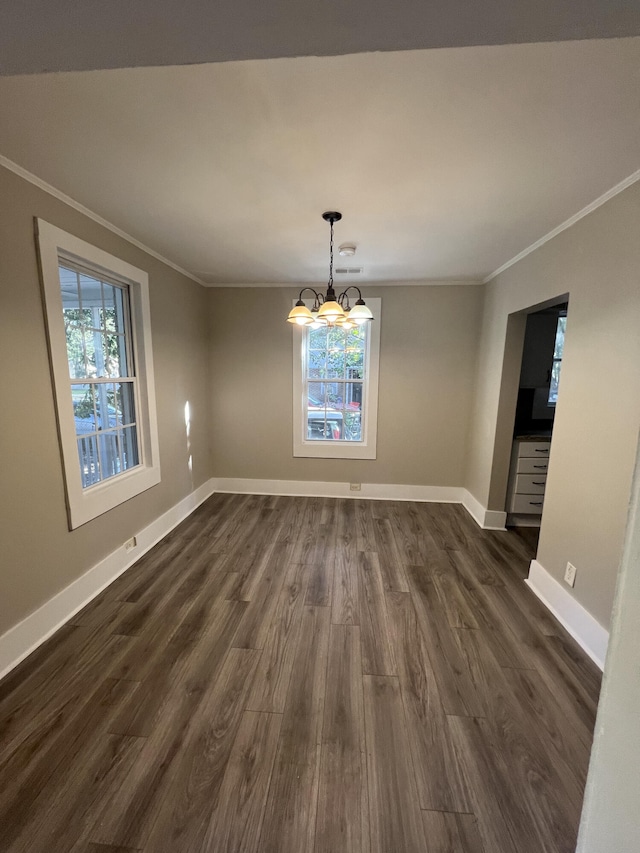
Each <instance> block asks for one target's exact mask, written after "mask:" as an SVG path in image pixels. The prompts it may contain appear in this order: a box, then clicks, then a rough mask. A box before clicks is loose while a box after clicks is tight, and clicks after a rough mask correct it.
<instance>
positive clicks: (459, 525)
mask: <svg viewBox="0 0 640 853" xmlns="http://www.w3.org/2000/svg"><path fill="white" fill-rule="evenodd" d="M423 512H424V517H425V519H427V524H428V527H429V530H430V532H431V535H432V537H433V540H434V542H435V543H436V545H437V546H438V547H439V548H442V549H449V548H454V549H462V550H465V549H466V548H468V547H469V543H470V542H473V540H475V539H477V538H479V537H480V536H482V530H480V528H479V527H478V526H477V524H476V523H475V522H474V521H473V520H472V519H471V518H470V516H469V515H468V513H467V512H466V510H464V509H463V507H461V506H460V505H459V504H435V503H434V504H431V503H430V504H424V510H423Z"/></svg>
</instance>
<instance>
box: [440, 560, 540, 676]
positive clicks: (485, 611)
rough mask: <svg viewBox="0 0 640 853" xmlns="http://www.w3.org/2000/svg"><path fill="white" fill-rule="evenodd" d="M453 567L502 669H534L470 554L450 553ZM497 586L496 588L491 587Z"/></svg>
mask: <svg viewBox="0 0 640 853" xmlns="http://www.w3.org/2000/svg"><path fill="white" fill-rule="evenodd" d="M447 554H448V557H449V560H450V561H451V565H452V566H454V567H455V569H456V571H457V578H458V586H459V590H460V594H461V595H463V596H464V597H465V599H466V601H467V602H468V605H469V607H470V608H471V610H472V612H473V613H474V616H475V619H476V622H477V625H478V627H479V628H481V629H482V631H483V633H484V635H485V637H486V640H487V642H488V643H489V644H490V646H491V650H492V651H493V653H494V655H495V657H496V659H497V661H498V662H499V663H500V665H501V666H512V667H517V668H519V669H527V668H529V669H530V668H532V666H533V662H532V659H531V656H530V655H528V654H527V652H526V649H524V650H523V647H522V644H521V643H520V641H519V640H518V638H517V637H516V635H515V634H514V633H513V631H511V630H510V629H509V627H508V625H506V624H505V623H504V622H503V621H502V620H501V619H500V618H499V616H498V614H497V613H496V609H495V607H494V606H493V604H492V603H491V599H490V598H489V596H488V595H487V592H486V590H485V586H487V584H485V583H482V582H480V581H479V579H478V578H477V577H476V574H475V567H476V565H477V564H476V563H475V562H473V561H472V560H471V559H470V558H469V555H468V554H465V553H464V552H462V551H448V552H447ZM489 586H493V584H489Z"/></svg>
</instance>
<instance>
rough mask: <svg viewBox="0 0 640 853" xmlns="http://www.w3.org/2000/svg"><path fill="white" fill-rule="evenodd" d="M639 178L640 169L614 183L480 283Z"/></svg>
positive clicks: (488, 279)
mask: <svg viewBox="0 0 640 853" xmlns="http://www.w3.org/2000/svg"><path fill="white" fill-rule="evenodd" d="M638 180H640V169H638V170H637V171H636V172H633V174H631V175H629V177H628V178H625V179H624V180H623V181H620V183H619V184H616V185H615V186H614V187H611V189H610V190H607V192H606V193H604V194H603V195H601V196H599V197H598V198H597V199H595V201H592V202H591V203H590V204H588V205H587V206H586V207H583V208H582V210H579V211H578V212H577V213H574V215H573V216H570V217H569V219H567V220H565V221H564V222H563V223H562V224H561V225H558V227H557V228H554V229H553V231H549V233H548V234H545V235H544V237H541V238H540V239H539V240H536V242H535V243H532V244H531V245H530V246H529V247H528V248H526V249H523V250H522V252H519V253H518V254H517V255H515V256H514V257H513V258H511V260H510V261H507V262H506V263H504V264H502V266H501V267H498V269H497V270H494V271H493V272H492V273H491V274H490V275H488V276H487V277H486V278H485V279H483V280H482V284H488V282H490V281H492V280H493V279H494V278H496V276H498V275H500V273H503V272H504V271H505V270H508V269H509V267H512V266H513V265H514V264H517V263H518V261H521V260H522V259H523V258H526V257H527V255H530V254H531V253H532V252H535V250H536V249H539V248H540V246H544V244H545V243H548V242H549V240H553V238H554V237H557V236H558V234H562V232H563V231H566V230H567V228H571V226H572V225H575V224H576V222H579V221H580V220H581V219H583V218H584V217H585V216H588V215H589V214H590V213H593V211H594V210H597V208H599V207H601V206H602V205H603V204H606V202H608V201H609V199H612V198H613V197H614V196H616V195H618V193H621V192H622V191H623V190H626V189H627V187H630V186H631V185H632V184H635V183H636V181H638Z"/></svg>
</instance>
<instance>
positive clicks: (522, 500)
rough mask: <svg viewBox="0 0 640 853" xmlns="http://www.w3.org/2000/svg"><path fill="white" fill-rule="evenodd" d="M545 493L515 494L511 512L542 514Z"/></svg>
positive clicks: (512, 499)
mask: <svg viewBox="0 0 640 853" xmlns="http://www.w3.org/2000/svg"><path fill="white" fill-rule="evenodd" d="M543 501H544V496H543V495H513V496H512V498H511V507H510V509H509V512H514V513H528V514H530V515H542V504H543Z"/></svg>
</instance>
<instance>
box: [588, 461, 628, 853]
mask: <svg viewBox="0 0 640 853" xmlns="http://www.w3.org/2000/svg"><path fill="white" fill-rule="evenodd" d="M639 626H640V454H639V455H638V461H637V462H636V475H635V480H634V487H633V499H632V504H631V507H630V512H629V525H628V530H627V538H626V543H625V548H624V554H623V558H622V565H621V567H620V575H619V578H618V584H617V589H616V598H615V604H614V608H613V620H612V625H611V641H610V643H609V650H608V652H607V666H606V669H605V674H604V680H603V682H602V691H601V693H600V704H599V706H598V717H597V719H596V727H595V733H594V742H593V750H592V752H591V763H590V765H589V776H588V779H587V786H586V790H585V800H584V808H583V811H582V819H581V822H580V833H579V835H578V846H577V853H605V851H611V853H614V851H615V853H637V851H638V850H640V814H639V813H638V791H640V738H639V737H638V708H639V707H640V678H638V633H639V631H638V627H639Z"/></svg>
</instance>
